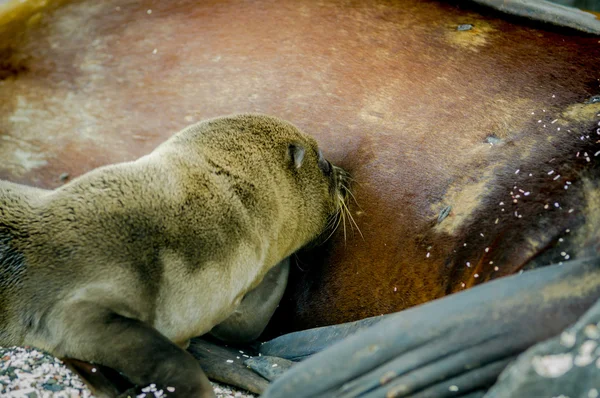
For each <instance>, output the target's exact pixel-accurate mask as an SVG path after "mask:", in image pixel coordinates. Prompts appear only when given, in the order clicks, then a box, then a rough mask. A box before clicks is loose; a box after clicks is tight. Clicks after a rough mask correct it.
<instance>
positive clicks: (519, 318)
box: [264, 259, 600, 398]
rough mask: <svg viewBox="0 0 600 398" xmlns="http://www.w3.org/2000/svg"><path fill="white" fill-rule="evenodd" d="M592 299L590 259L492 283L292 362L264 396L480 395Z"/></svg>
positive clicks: (594, 278) (593, 265) (596, 281)
mask: <svg viewBox="0 0 600 398" xmlns="http://www.w3.org/2000/svg"><path fill="white" fill-rule="evenodd" d="M598 297H600V261H599V260H598V259H593V260H587V261H584V260H578V261H573V262H570V263H567V264H565V265H562V266H549V267H546V268H543V269H538V270H534V271H529V272H525V273H523V274H522V275H514V276H510V277H506V278H503V279H499V280H497V281H493V282H489V283H486V284H484V285H480V286H477V287H475V288H472V289H470V290H467V291H465V292H461V293H457V294H454V295H451V296H448V297H446V298H444V299H440V300H436V301H434V302H431V303H428V304H425V305H422V306H419V307H415V308H412V309H409V310H406V311H403V312H401V313H397V314H393V315H390V316H387V317H384V318H385V319H383V320H382V321H380V322H378V323H377V324H376V325H374V326H372V327H370V328H369V329H367V330H364V331H360V332H358V333H356V334H355V335H353V336H350V337H349V338H347V339H345V340H344V341H343V342H341V343H339V344H336V345H334V346H333V347H331V348H329V349H327V350H325V351H323V352H321V353H318V354H315V355H314V356H313V357H312V358H310V359H307V360H306V361H304V362H301V363H299V364H297V365H295V366H294V367H293V368H292V369H291V370H290V371H289V372H288V373H286V374H284V375H283V376H282V377H281V378H279V379H277V380H276V381H275V382H274V383H273V384H272V385H271V386H270V387H269V388H268V389H267V391H266V392H265V394H264V397H271V398H272V397H291V396H293V397H319V396H325V395H327V396H332V395H333V396H338V397H355V396H369V397H371V396H373V397H374V396H377V397H382V396H390V397H392V396H393V397H406V396H424V394H425V392H426V391H431V392H432V394H435V396H439V397H443V396H460V395H461V394H463V393H469V394H471V393H473V394H480V390H484V389H486V388H487V387H489V386H490V385H491V384H492V383H493V382H494V381H495V379H496V377H497V375H498V374H499V373H500V372H501V371H502V369H503V368H504V367H505V365H506V364H507V363H508V361H510V360H511V359H512V358H514V357H515V356H516V355H518V354H519V353H521V352H522V351H524V350H525V349H527V348H528V347H530V346H532V345H533V344H535V343H537V342H540V341H542V340H544V339H547V338H549V337H551V336H554V335H556V334H558V333H560V332H561V331H562V330H563V329H564V328H566V327H567V326H569V325H571V324H573V323H574V322H575V321H576V320H577V319H578V317H580V316H581V315H582V314H583V313H584V312H585V311H586V310H587V309H588V308H590V307H591V306H592V305H593V303H594V302H595V301H596V300H597V299H598ZM325 329H326V328H324V329H322V330H325ZM297 336H299V335H297ZM311 338H315V336H312V337H311ZM295 355H297V353H296V354H295ZM478 390H479V392H478ZM438 393H439V394H440V395H438ZM427 395H428V394H427Z"/></svg>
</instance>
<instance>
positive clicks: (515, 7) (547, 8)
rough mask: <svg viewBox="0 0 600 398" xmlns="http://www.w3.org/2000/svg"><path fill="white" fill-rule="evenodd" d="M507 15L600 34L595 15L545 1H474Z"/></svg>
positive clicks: (599, 24)
mask: <svg viewBox="0 0 600 398" xmlns="http://www.w3.org/2000/svg"><path fill="white" fill-rule="evenodd" d="M473 1H474V2H475V3H479V4H483V5H485V6H488V7H492V8H495V9H497V10H499V11H502V12H505V13H507V14H513V15H518V16H520V17H526V18H529V19H533V20H536V21H542V22H547V23H551V24H553V25H558V26H566V27H569V28H573V29H577V30H581V31H583V32H588V33H594V34H600V21H599V20H598V19H596V17H595V15H594V14H591V13H589V12H585V11H581V10H578V9H577V8H574V7H568V6H563V5H560V4H556V3H552V2H550V1H544V0H473Z"/></svg>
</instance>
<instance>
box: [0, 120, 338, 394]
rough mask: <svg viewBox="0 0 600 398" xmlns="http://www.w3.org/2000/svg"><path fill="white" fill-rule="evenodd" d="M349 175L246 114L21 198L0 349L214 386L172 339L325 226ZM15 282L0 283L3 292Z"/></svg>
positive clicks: (313, 147)
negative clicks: (16, 264)
mask: <svg viewBox="0 0 600 398" xmlns="http://www.w3.org/2000/svg"><path fill="white" fill-rule="evenodd" d="M344 179H345V174H344V173H343V172H342V171H341V170H340V169H339V168H336V167H334V166H332V165H331V164H330V163H329V162H328V161H326V160H325V159H324V158H323V155H322V154H321V151H320V150H319V149H318V147H317V144H316V142H315V141H314V140H313V139H312V138H310V137H309V136H307V135H305V134H303V133H302V132H300V131H299V130H298V129H297V128H296V127H294V126H293V125H291V124H289V123H287V122H283V121H281V120H279V119H276V118H273V117H268V116H263V115H238V116H230V117H224V118H217V119H212V120H209V121H206V122H202V123H199V124H196V125H193V126H190V127H188V128H186V129H184V130H182V131H181V132H179V133H177V134H176V135H175V136H173V137H172V138H171V139H169V140H168V141H166V142H165V143H163V144H162V145H160V146H159V147H158V148H156V150H155V151H153V152H152V153H150V154H149V155H147V156H144V157H142V158H140V159H138V160H136V161H133V162H126V163H121V164H115V165H109V166H105V167H101V168H99V169H96V170H93V171H91V172H89V173H86V174H84V175H82V176H81V177H78V178H76V179H74V180H72V181H71V182H69V183H68V184H65V185H64V186H62V187H60V188H57V189H56V190H54V191H40V194H39V195H37V193H38V192H37V191H36V192H34V193H35V195H29V194H28V195H20V196H19V198H21V199H19V201H17V203H16V204H15V206H16V209H17V210H19V211H22V212H23V213H24V214H25V216H24V217H21V218H18V219H17V218H15V217H13V219H8V220H3V222H4V223H7V222H8V223H10V224H11V225H13V227H14V228H16V230H17V231H18V232H22V233H20V234H17V233H13V234H12V240H11V247H13V248H15V250H17V251H18V253H19V255H20V256H21V258H22V260H23V261H22V267H21V268H20V269H21V271H22V272H21V274H20V275H18V276H17V275H14V277H15V278H18V281H19V292H18V299H15V300H12V301H10V302H11V303H12V304H10V305H11V308H12V310H14V311H12V314H15V316H10V317H9V318H6V319H5V318H2V319H0V321H2V324H0V332H2V333H0V338H2V340H0V345H6V344H11V345H14V344H19V345H24V344H25V345H32V346H35V347H38V348H42V349H46V350H48V351H50V352H51V353H53V354H54V355H56V356H59V357H71V358H75V359H79V360H84V361H89V362H95V363H98V364H102V365H105V366H108V367H111V368H114V369H116V370H118V371H120V372H122V373H123V374H125V375H126V376H127V377H128V378H130V380H131V381H133V382H134V383H136V384H138V385H139V384H144V383H156V384H157V385H169V386H173V385H177V386H179V387H178V388H179V390H178V392H179V393H180V394H182V396H185V395H186V394H187V395H190V394H197V393H198V392H205V393H206V394H207V396H208V395H210V385H208V383H207V381H206V378H205V377H204V376H203V375H202V373H201V371H200V369H199V367H198V365H197V363H195V362H194V361H193V359H192V358H191V357H190V356H189V355H188V354H186V353H185V352H184V351H183V350H181V349H180V348H178V347H177V345H178V346H180V347H181V346H184V345H185V343H186V341H187V340H188V339H189V338H191V337H194V336H197V335H201V334H204V333H206V332H208V331H209V330H210V329H211V328H212V327H213V326H215V325H216V324H218V323H220V322H221V321H223V320H224V319H226V318H227V317H228V316H229V315H230V314H231V313H232V312H233V310H234V309H235V307H236V305H238V304H239V302H240V300H241V298H242V297H243V296H244V295H245V294H246V293H247V292H248V291H250V290H251V289H253V288H254V287H255V286H257V285H258V284H259V283H260V281H261V280H262V278H263V277H264V275H265V274H266V273H267V272H268V271H269V269H271V268H272V267H273V266H275V265H276V264H277V263H278V262H280V261H281V260H283V259H284V258H286V257H287V256H289V255H290V254H291V253H293V252H294V251H296V250H297V249H299V248H300V247H302V246H304V245H306V244H307V243H309V242H310V241H312V240H313V239H315V238H316V237H317V236H319V234H321V233H322V232H323V231H324V230H325V229H326V228H327V226H328V225H330V224H329V222H330V221H331V218H332V217H334V216H335V214H336V212H337V211H338V209H339V208H340V207H341V205H342V201H343V200H344V196H345V195H344V194H343V190H344V188H343V185H344ZM2 184H4V185H2ZM7 184H9V183H5V182H0V185H1V186H0V190H4V189H5V188H6V186H8V185H7ZM11 189H16V190H17V191H19V190H22V192H25V191H26V190H28V189H29V188H26V187H22V186H19V185H17V184H11ZM28 192H29V191H28ZM13 210H14V209H13ZM9 218H10V215H9ZM0 267H1V268H0V269H1V270H2V273H3V274H6V272H10V271H7V268H6V263H5V262H2V263H0ZM9 278H11V276H10V275H9ZM13 290H14V289H13ZM13 290H8V289H4V288H2V286H0V299H2V296H4V295H13V294H16V293H14V292H13ZM17 303H18V304H17ZM17 305H18V306H19V308H13V307H16V306H17ZM3 336H4V337H3ZM7 336H12V337H7ZM15 336H17V337H15ZM173 343H175V344H173ZM175 369H177V371H175ZM167 383H168V384H167ZM184 386H185V387H184ZM176 395H177V393H176Z"/></svg>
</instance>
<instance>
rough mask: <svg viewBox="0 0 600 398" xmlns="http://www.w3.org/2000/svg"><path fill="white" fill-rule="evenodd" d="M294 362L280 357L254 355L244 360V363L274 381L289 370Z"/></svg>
mask: <svg viewBox="0 0 600 398" xmlns="http://www.w3.org/2000/svg"><path fill="white" fill-rule="evenodd" d="M293 364H294V362H292V361H288V360H287V359H283V358H279V357H268V356H262V357H254V358H249V359H247V360H245V361H244V365H246V366H248V367H249V368H250V369H252V370H253V371H255V372H256V373H258V374H259V375H261V376H262V377H264V378H265V379H267V380H269V381H273V380H275V379H276V378H278V377H280V376H281V375H282V374H283V373H284V372H286V371H288V370H289V369H290V368H291V367H292V365H293Z"/></svg>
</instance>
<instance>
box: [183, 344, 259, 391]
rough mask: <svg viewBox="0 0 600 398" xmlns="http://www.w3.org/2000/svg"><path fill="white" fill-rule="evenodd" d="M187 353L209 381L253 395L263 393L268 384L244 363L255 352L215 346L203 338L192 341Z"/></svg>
mask: <svg viewBox="0 0 600 398" xmlns="http://www.w3.org/2000/svg"><path fill="white" fill-rule="evenodd" d="M188 352H190V353H191V354H192V356H193V357H194V358H196V360H198V362H199V363H200V367H201V368H202V370H203V371H204V373H206V376H208V378H209V379H211V380H214V381H218V382H221V383H226V384H230V385H233V386H236V387H240V388H243V389H245V390H248V391H250V392H253V393H255V394H261V393H262V392H264V391H265V389H266V388H267V386H268V385H269V382H268V381H267V380H266V379H265V378H263V377H261V376H259V375H258V374H257V373H255V372H253V371H252V370H250V369H249V368H248V367H247V366H246V365H245V363H244V362H245V361H246V360H247V359H249V358H251V357H252V356H253V355H254V354H255V352H253V351H251V350H250V349H238V348H232V347H227V346H223V345H217V344H215V343H214V342H211V341H209V340H206V339H203V338H196V339H192V341H191V343H190V346H189V347H188Z"/></svg>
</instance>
